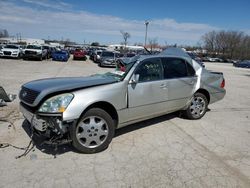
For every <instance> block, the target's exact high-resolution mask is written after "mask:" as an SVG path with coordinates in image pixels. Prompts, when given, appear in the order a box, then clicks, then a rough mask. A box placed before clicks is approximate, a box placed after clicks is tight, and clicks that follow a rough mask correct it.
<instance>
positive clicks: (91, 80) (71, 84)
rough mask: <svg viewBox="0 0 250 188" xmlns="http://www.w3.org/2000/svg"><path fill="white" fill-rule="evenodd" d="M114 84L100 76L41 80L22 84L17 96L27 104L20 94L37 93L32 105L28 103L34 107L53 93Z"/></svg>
mask: <svg viewBox="0 0 250 188" xmlns="http://www.w3.org/2000/svg"><path fill="white" fill-rule="evenodd" d="M115 82H117V80H116V79H115V78H113V77H108V76H102V75H94V76H89V77H63V78H48V79H41V80H35V81H31V82H28V83H26V84H24V85H23V87H22V90H21V92H20V95H19V96H20V99H21V100H22V101H23V102H25V103H27V101H25V98H22V93H23V92H24V91H26V92H27V91H28V92H29V91H34V93H37V95H38V96H37V97H36V99H35V100H34V102H33V104H30V103H29V105H31V106H36V105H37V104H38V103H39V102H40V101H41V100H42V99H43V98H44V97H46V96H48V95H50V94H53V93H60V92H70V91H73V90H77V89H83V88H88V87H93V86H99V85H104V84H111V83H115ZM31 95H32V94H31Z"/></svg>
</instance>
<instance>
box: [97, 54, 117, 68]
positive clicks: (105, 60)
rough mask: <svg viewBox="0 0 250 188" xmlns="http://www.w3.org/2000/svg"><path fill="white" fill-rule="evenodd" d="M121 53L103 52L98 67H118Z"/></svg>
mask: <svg viewBox="0 0 250 188" xmlns="http://www.w3.org/2000/svg"><path fill="white" fill-rule="evenodd" d="M119 56H120V53H119V52H114V51H103V52H102V53H101V54H100V59H99V60H98V65H99V66H100V67H104V66H107V67H116V58H119Z"/></svg>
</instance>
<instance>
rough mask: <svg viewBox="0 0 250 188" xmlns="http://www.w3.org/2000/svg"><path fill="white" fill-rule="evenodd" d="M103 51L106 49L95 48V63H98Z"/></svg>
mask: <svg viewBox="0 0 250 188" xmlns="http://www.w3.org/2000/svg"><path fill="white" fill-rule="evenodd" d="M102 51H105V50H95V51H94V53H93V61H94V62H95V63H98V62H99V60H100V58H101V57H100V55H101V54H102Z"/></svg>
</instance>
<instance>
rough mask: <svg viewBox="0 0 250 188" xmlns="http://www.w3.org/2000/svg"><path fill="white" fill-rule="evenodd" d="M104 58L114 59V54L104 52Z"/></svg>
mask: <svg viewBox="0 0 250 188" xmlns="http://www.w3.org/2000/svg"><path fill="white" fill-rule="evenodd" d="M102 56H103V57H114V53H113V52H102Z"/></svg>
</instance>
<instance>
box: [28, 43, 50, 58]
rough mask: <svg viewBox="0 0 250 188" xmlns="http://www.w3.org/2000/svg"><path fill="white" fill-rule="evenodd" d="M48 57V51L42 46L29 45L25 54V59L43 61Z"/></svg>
mask: <svg viewBox="0 0 250 188" xmlns="http://www.w3.org/2000/svg"><path fill="white" fill-rule="evenodd" d="M46 57H47V50H46V49H44V48H43V47H42V46H40V45H27V46H26V48H25V49H24V52H23V59H39V60H41V61H42V60H43V59H45V58H46Z"/></svg>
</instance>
